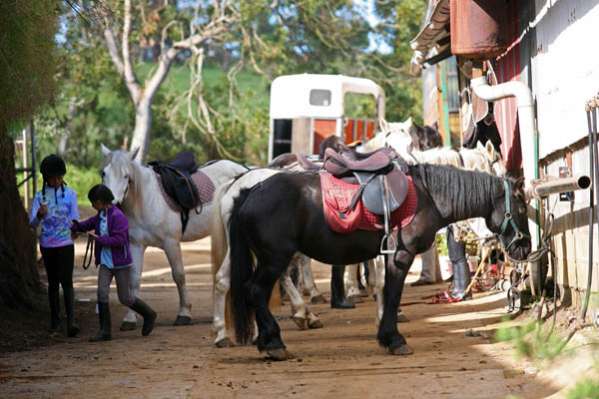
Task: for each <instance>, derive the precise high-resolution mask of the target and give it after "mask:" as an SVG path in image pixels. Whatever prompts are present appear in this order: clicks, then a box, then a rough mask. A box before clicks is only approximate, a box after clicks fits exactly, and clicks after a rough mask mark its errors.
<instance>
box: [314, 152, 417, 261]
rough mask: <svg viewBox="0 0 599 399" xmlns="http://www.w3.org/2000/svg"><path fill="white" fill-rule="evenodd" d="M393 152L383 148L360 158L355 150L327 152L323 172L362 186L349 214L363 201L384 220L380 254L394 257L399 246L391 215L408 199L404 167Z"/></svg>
mask: <svg viewBox="0 0 599 399" xmlns="http://www.w3.org/2000/svg"><path fill="white" fill-rule="evenodd" d="M401 161H402V160H401V158H400V157H399V156H398V155H397V153H396V152H395V151H394V150H393V149H391V148H381V149H379V150H376V151H374V152H371V153H366V154H361V153H358V152H356V151H353V150H349V151H343V152H335V151H334V150H333V149H330V148H329V149H327V150H326V151H325V156H324V165H323V167H324V169H325V170H326V171H327V172H329V173H331V174H332V175H333V176H335V177H337V178H342V179H344V180H346V181H347V180H349V181H350V182H355V183H357V184H359V185H360V188H359V189H358V191H356V194H355V195H354V197H353V198H352V201H351V203H350V205H349V210H352V209H353V208H354V207H355V206H356V204H357V203H358V201H360V200H362V203H363V204H364V207H365V208H366V209H368V210H369V211H371V212H372V213H374V214H376V215H381V216H383V218H384V222H385V223H384V226H385V235H384V236H383V238H382V240H381V247H380V252H381V253H383V254H392V253H394V252H395V250H396V247H397V245H396V243H395V241H394V239H393V235H392V234H391V228H390V220H391V213H392V212H393V211H395V210H397V209H398V208H399V207H400V206H401V204H402V203H403V202H404V200H405V199H406V197H407V195H408V188H409V186H408V178H407V176H406V175H405V173H404V170H403V169H404V167H405V163H404V162H401Z"/></svg>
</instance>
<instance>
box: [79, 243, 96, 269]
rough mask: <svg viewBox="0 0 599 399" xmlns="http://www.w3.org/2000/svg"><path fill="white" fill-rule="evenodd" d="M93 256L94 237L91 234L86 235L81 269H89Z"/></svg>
mask: <svg viewBox="0 0 599 399" xmlns="http://www.w3.org/2000/svg"><path fill="white" fill-rule="evenodd" d="M93 257H94V238H93V237H91V236H87V245H86V246H85V255H84V256H83V264H82V265H81V267H83V270H87V269H89V267H90V266H91V264H92V259H93Z"/></svg>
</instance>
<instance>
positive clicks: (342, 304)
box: [331, 265, 356, 309]
mask: <svg viewBox="0 0 599 399" xmlns="http://www.w3.org/2000/svg"><path fill="white" fill-rule="evenodd" d="M344 272H345V266H344V265H333V268H332V271H331V307H332V308H333V309H353V308H355V307H356V305H354V303H353V302H352V301H351V300H350V299H349V298H346V297H345V285H344V282H343V273H344Z"/></svg>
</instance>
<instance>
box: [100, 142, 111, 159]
mask: <svg viewBox="0 0 599 399" xmlns="http://www.w3.org/2000/svg"><path fill="white" fill-rule="evenodd" d="M100 149H101V150H102V155H104V156H105V157H107V156H109V155H110V154H112V151H110V149H109V148H108V147H106V146H105V145H104V144H100Z"/></svg>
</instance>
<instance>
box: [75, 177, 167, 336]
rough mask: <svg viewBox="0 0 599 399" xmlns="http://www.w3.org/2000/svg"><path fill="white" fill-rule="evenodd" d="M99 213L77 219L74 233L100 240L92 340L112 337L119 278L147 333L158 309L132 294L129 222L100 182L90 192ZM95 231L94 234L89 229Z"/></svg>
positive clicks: (121, 289) (125, 302)
mask: <svg viewBox="0 0 599 399" xmlns="http://www.w3.org/2000/svg"><path fill="white" fill-rule="evenodd" d="M87 197H88V198H89V201H90V202H91V203H92V206H93V207H94V209H96V210H97V211H98V214H97V215H96V216H92V217H91V218H89V219H87V220H84V221H82V222H76V221H75V222H74V223H73V227H72V231H73V233H75V234H76V233H78V232H88V234H89V235H90V236H91V237H92V238H93V239H94V240H95V241H96V246H95V249H94V255H95V259H96V265H97V266H98V310H99V317H100V331H99V332H98V334H97V335H96V336H94V337H92V338H90V341H92V342H96V341H109V340H111V339H112V333H111V323H110V308H109V306H108V300H109V292H110V283H111V282H112V278H113V277H114V278H115V280H116V287H117V293H118V296H119V301H120V302H121V303H122V304H123V305H125V306H127V307H129V308H131V309H133V310H134V311H135V312H137V313H139V314H140V315H142V316H143V318H144V324H143V327H142V330H141V334H142V335H143V336H147V335H149V334H150V333H151V332H152V329H153V328H154V322H155V320H156V312H154V310H152V308H150V306H148V304H146V303H145V302H144V301H142V300H141V299H139V298H136V297H134V296H133V295H132V292H131V289H130V286H129V281H130V273H131V253H130V250H129V222H128V221H127V217H126V216H125V215H124V214H123V212H122V211H121V210H120V209H119V208H117V207H116V206H114V205H112V201H113V200H114V196H113V195H112V192H111V191H110V189H109V188H108V187H106V186H105V185H103V184H98V185H96V186H94V187H92V189H91V190H90V191H89V194H88V195H87ZM90 230H94V232H93V233H91V232H89V231H90Z"/></svg>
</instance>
